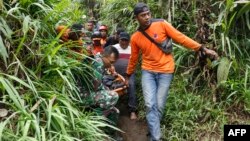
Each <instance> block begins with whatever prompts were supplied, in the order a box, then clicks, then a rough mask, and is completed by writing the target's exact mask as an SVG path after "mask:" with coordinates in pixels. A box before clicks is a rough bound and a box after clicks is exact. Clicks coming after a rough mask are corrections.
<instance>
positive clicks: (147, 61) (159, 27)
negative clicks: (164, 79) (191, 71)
mask: <svg viewBox="0 0 250 141" xmlns="http://www.w3.org/2000/svg"><path fill="white" fill-rule="evenodd" d="M145 32H146V33H147V34H148V35H149V36H150V37H151V38H153V39H154V40H155V41H156V42H159V43H161V42H163V41H164V39H166V38H167V37H170V38H172V39H173V40H174V41H175V42H176V43H179V44H181V45H183V46H185V47H187V48H190V49H193V50H195V51H198V50H199V49H200V47H201V44H199V43H197V42H195V41H194V40H192V39H191V38H189V37H187V36H186V35H184V34H183V33H181V32H180V31H178V30H177V29H175V28H174V27H173V26H172V25H171V24H170V23H168V22H166V21H165V20H164V21H156V22H152V23H151V25H150V26H149V27H148V28H147V29H146V30H145ZM139 51H141V52H142V66H141V67H142V69H144V70H148V71H152V72H159V73H173V72H174V69H175V63H174V58H173V55H172V54H165V53H164V52H163V51H161V50H160V49H159V48H158V47H157V46H156V45H155V44H154V43H152V42H151V41H150V40H149V39H147V37H145V36H144V35H143V34H142V33H141V32H140V31H136V32H135V33H134V34H133V35H132V37H131V56H130V60H129V63H128V68H127V74H128V75H131V74H132V73H133V72H134V70H135V67H136V64H137V61H138V57H139Z"/></svg>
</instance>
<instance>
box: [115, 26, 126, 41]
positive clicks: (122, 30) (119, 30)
mask: <svg viewBox="0 0 250 141" xmlns="http://www.w3.org/2000/svg"><path fill="white" fill-rule="evenodd" d="M124 31H125V30H124V29H123V28H121V27H118V28H117V29H116V31H115V34H114V37H115V39H117V40H118V39H119V35H120V33H121V32H124Z"/></svg>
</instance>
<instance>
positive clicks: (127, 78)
mask: <svg viewBox="0 0 250 141" xmlns="http://www.w3.org/2000/svg"><path fill="white" fill-rule="evenodd" d="M125 85H126V86H127V87H129V76H125Z"/></svg>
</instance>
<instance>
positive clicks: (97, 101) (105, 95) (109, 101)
mask: <svg viewBox="0 0 250 141" xmlns="http://www.w3.org/2000/svg"><path fill="white" fill-rule="evenodd" d="M118 57H119V52H118V51H117V49H116V48H114V47H111V46H110V47H108V48H106V49H105V50H104V52H103V54H102V55H101V54H96V55H95V59H94V61H93V62H92V63H91V65H92V68H93V70H92V71H93V76H94V78H92V80H91V82H92V84H93V89H92V90H90V91H89V92H86V93H85V94H84V97H85V100H86V102H87V104H88V105H90V106H97V107H99V108H101V110H102V111H103V112H104V113H103V114H104V115H107V114H108V113H109V112H110V110H115V111H116V112H119V110H118V109H117V108H115V105H116V103H117V101H118V98H119V97H118V94H117V93H116V92H114V91H111V90H109V89H108V88H107V87H105V86H104V85H103V83H102V79H103V74H104V71H105V68H109V67H111V65H112V64H113V63H114V62H115V61H116V60H117V59H118Z"/></svg>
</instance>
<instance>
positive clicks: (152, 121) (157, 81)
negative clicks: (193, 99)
mask: <svg viewBox="0 0 250 141" xmlns="http://www.w3.org/2000/svg"><path fill="white" fill-rule="evenodd" d="M134 15H135V18H136V20H137V21H138V23H139V26H140V27H139V30H141V31H144V32H145V33H146V34H148V36H149V37H150V38H151V39H152V41H151V40H150V39H149V38H147V37H146V35H144V34H143V33H142V32H141V31H136V32H135V33H134V34H133V35H132V37H131V42H130V44H131V50H132V51H131V57H130V60H129V64H128V69H127V77H128V78H129V77H130V75H131V74H133V72H134V71H135V68H136V64H137V62H138V58H139V52H140V51H141V53H142V65H141V68H142V78H141V82H142V90H143V97H144V101H145V106H146V119H147V123H148V128H149V132H150V140H152V141H159V140H160V138H161V130H160V121H161V118H162V115H163V112H164V109H165V105H166V100H167V96H168V91H169V86H170V83H171V81H172V79H173V73H174V65H175V64H174V58H173V54H172V53H165V52H163V51H162V50H161V49H160V48H159V47H158V46H157V45H156V43H153V41H155V42H158V43H159V44H160V43H163V42H164V41H165V40H166V39H168V38H172V39H173V40H174V41H175V42H176V43H179V44H181V45H183V46H185V47H187V48H190V49H192V50H194V51H202V52H203V53H204V54H207V55H208V56H212V57H214V58H217V57H218V54H217V53H216V52H215V51H213V50H210V49H207V48H205V47H203V46H202V45H201V44H199V43H197V42H195V41H194V40H192V39H190V38H189V37H187V36H186V35H184V34H183V33H181V32H180V31H178V30H177V29H175V28H174V27H173V26H172V25H171V24H170V23H168V22H167V21H165V20H152V19H151V12H150V9H149V7H148V6H147V5H146V4H145V3H137V4H136V5H135V7H134ZM128 78H127V79H128Z"/></svg>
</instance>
